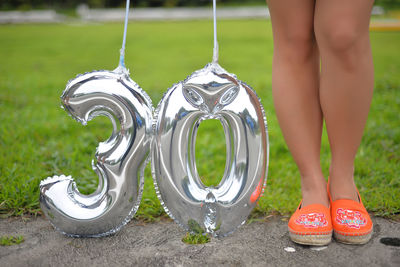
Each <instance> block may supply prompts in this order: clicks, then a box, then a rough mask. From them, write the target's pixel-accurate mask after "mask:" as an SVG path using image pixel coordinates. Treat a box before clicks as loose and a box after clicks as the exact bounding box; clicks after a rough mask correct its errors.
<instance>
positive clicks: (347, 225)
mask: <svg viewBox="0 0 400 267" xmlns="http://www.w3.org/2000/svg"><path fill="white" fill-rule="evenodd" d="M357 194H358V199H359V202H357V201H354V200H350V199H338V200H335V201H332V198H331V195H330V192H329V182H328V196H329V200H330V203H331V217H332V226H333V237H334V238H335V239H336V240H337V241H339V242H341V243H345V244H360V245H361V244H365V243H367V242H368V241H369V240H370V239H371V237H372V232H373V231H372V229H373V223H372V221H371V218H370V216H369V214H368V212H367V210H366V209H365V207H364V205H363V203H362V201H361V196H360V193H359V192H358V191H357Z"/></svg>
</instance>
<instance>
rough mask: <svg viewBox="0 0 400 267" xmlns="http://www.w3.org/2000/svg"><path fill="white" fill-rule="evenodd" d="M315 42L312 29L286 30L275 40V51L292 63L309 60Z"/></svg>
mask: <svg viewBox="0 0 400 267" xmlns="http://www.w3.org/2000/svg"><path fill="white" fill-rule="evenodd" d="M315 49H316V42H315V37H314V34H313V32H312V31H310V32H309V31H301V30H297V31H287V32H285V33H284V34H282V35H281V36H280V38H279V40H278V41H277V42H276V45H275V51H276V52H277V53H278V54H279V55H280V56H282V57H283V58H284V59H286V60H289V61H291V62H292V63H296V62H298V63H303V62H304V61H307V60H310V58H311V55H312V54H313V53H314V52H315Z"/></svg>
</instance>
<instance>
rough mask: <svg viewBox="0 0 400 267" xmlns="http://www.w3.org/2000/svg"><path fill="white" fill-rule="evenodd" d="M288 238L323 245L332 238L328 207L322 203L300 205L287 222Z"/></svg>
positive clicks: (308, 243) (303, 242)
mask: <svg viewBox="0 0 400 267" xmlns="http://www.w3.org/2000/svg"><path fill="white" fill-rule="evenodd" d="M288 228H289V237H290V239H291V240H292V241H293V242H295V243H298V244H302V245H312V246H324V245H327V244H329V243H330V242H331V240H332V223H331V216H330V212H329V208H327V207H325V206H324V205H322V204H312V205H308V206H305V207H301V203H300V205H299V207H298V208H297V210H296V212H295V213H294V214H293V215H292V217H291V218H290V220H289V224H288Z"/></svg>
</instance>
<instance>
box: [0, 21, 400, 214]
mask: <svg viewBox="0 0 400 267" xmlns="http://www.w3.org/2000/svg"><path fill="white" fill-rule="evenodd" d="M270 27H271V26H270V23H269V22H268V21H262V20H247V21H231V20H222V21H220V23H219V25H218V30H219V44H220V63H221V65H222V66H223V67H224V68H225V69H227V70H228V71H230V72H232V73H235V74H237V75H238V77H239V79H241V80H243V81H246V82H247V83H248V84H250V85H251V86H252V87H253V88H254V89H255V90H256V91H257V93H258V94H259V96H260V97H261V99H262V103H263V105H264V107H265V110H266V114H267V119H268V123H269V137H270V167H269V177H268V183H267V188H266V192H265V194H264V196H263V197H262V199H261V200H260V202H259V206H258V208H257V209H256V211H255V212H254V215H266V214H270V213H276V212H277V213H281V214H288V213H290V212H292V211H293V210H294V209H295V208H296V206H297V205H298V202H299V200H300V197H301V194H300V179H299V174H298V172H297V169H296V166H295V164H294V162H293V161H292V159H291V157H290V155H289V152H288V150H287V147H286V145H285V143H284V140H283V138H282V134H281V132H280V129H279V125H278V124H277V120H276V117H275V112H274V108H273V103H272V96H271V60H272V34H271V29H270ZM121 39H122V25H121V24H105V25H104V24H83V25H82V24H70V25H19V26H15V25H5V26H0V214H2V216H12V215H22V214H38V213H40V209H39V203H38V196H39V190H38V185H39V182H40V180H41V179H44V178H46V177H47V176H52V175H54V174H58V175H59V174H66V175H72V176H73V177H74V178H75V179H76V181H77V183H78V185H79V188H80V190H81V191H82V192H84V193H90V192H91V191H92V190H93V189H94V188H95V187H96V185H97V176H96V175H95V174H94V172H93V171H92V170H91V166H90V162H91V159H92V158H93V156H94V152H95V148H96V146H97V143H98V142H99V141H101V140H105V139H106V138H108V136H109V134H110V133H111V128H112V127H111V123H110V122H109V121H108V120H107V119H105V118H96V119H95V120H93V121H91V122H90V123H89V124H88V125H87V126H86V127H83V126H82V125H80V124H78V123H77V122H75V121H74V120H72V119H71V118H70V117H69V116H68V115H67V114H66V112H65V111H63V110H62V109H61V108H60V98H59V97H60V95H61V93H62V91H63V89H64V88H65V85H66V83H67V81H68V80H69V79H71V78H73V77H75V75H76V74H78V73H84V72H87V71H91V70H98V69H108V70H112V69H114V68H115V67H116V66H117V63H118V56H119V48H120V44H121ZM371 39H372V46H373V55H374V61H375V70H376V86H375V88H376V89H375V95H374V99H373V103H372V108H371V112H370V116H369V120H368V123H367V127H366V131H365V135H364V138H363V141H362V146H361V148H360V150H359V153H358V155H357V159H356V170H355V177H356V183H357V185H358V188H359V190H360V192H361V194H362V196H363V198H364V203H365V204H366V206H367V208H368V210H369V211H371V212H374V213H375V214H376V215H379V216H396V214H399V213H400V175H399V173H400V123H399V122H400V121H399V114H400V49H399V47H400V32H373V33H371ZM211 56H212V24H211V22H210V21H186V22H146V23H145V22H141V23H138V22H135V23H131V24H130V25H129V28H128V39H127V53H126V65H127V67H128V68H130V71H131V77H132V79H133V80H135V81H136V82H137V83H138V84H139V85H140V86H141V87H142V88H144V89H145V90H146V91H147V92H148V94H149V95H150V96H151V98H152V100H153V104H154V105H156V104H157V103H158V101H159V100H160V99H161V96H162V94H163V93H164V92H165V91H166V90H167V88H169V87H170V86H171V85H172V84H173V83H175V82H177V81H180V80H182V79H184V78H185V77H186V76H187V75H189V74H190V73H192V72H193V71H194V70H197V69H200V68H202V67H203V66H204V65H205V64H206V63H208V62H209V61H210V60H211ZM215 128H216V129H217V130H215ZM211 130H212V135H211V134H210V132H211ZM196 147H197V149H196V157H197V158H196V162H197V166H198V169H199V173H200V175H201V176H202V177H203V178H204V182H205V183H206V184H217V183H218V181H219V179H220V178H221V176H222V174H223V170H224V166H225V144H224V137H223V131H222V127H221V126H219V125H218V122H214V121H206V122H204V123H202V125H201V127H200V131H199V135H198V141H197V143H196ZM321 155H322V156H321V158H322V160H321V164H322V166H323V170H324V173H325V175H326V176H327V175H328V168H329V145H328V142H327V137H326V134H325V133H324V136H323V144H322V149H321ZM145 180H146V182H145V192H144V196H143V199H142V203H141V206H140V209H139V212H138V213H137V215H136V216H137V217H138V218H140V219H143V220H146V221H152V220H157V219H158V218H159V217H160V216H161V215H162V214H164V212H163V210H162V208H161V206H160V203H159V201H158V200H157V198H156V195H155V192H154V189H153V184H152V178H151V175H150V168H149V166H148V167H147V169H146V175H145ZM397 216H398V215H397Z"/></svg>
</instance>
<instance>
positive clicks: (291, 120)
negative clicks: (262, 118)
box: [267, 0, 329, 207]
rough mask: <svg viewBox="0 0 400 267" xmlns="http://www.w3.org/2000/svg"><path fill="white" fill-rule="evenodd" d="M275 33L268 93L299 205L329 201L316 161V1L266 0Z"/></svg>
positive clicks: (318, 124) (318, 130)
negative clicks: (296, 177) (294, 169)
mask: <svg viewBox="0 0 400 267" xmlns="http://www.w3.org/2000/svg"><path fill="white" fill-rule="evenodd" d="M267 4H268V8H269V10H270V14H271V21H272V29H273V35H274V59H273V63H272V92H273V97H274V105H275V110H276V114H277V117H278V121H279V124H280V127H281V129H282V133H283V136H284V138H285V141H286V143H287V145H288V147H289V150H290V152H291V154H292V155H293V158H294V160H295V162H296V164H297V166H298V168H299V171H300V175H301V187H302V195H303V202H302V206H303V207H304V206H307V205H309V204H316V203H319V204H323V205H325V206H327V207H328V206H329V201H328V197H327V192H326V181H325V179H324V177H323V174H322V171H321V166H320V148H321V133H322V119H323V118H322V111H321V105H320V100H319V88H318V87H319V53H318V48H317V44H316V40H315V35H314V26H313V24H314V22H313V21H314V7H315V0H302V1H298V0H267Z"/></svg>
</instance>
